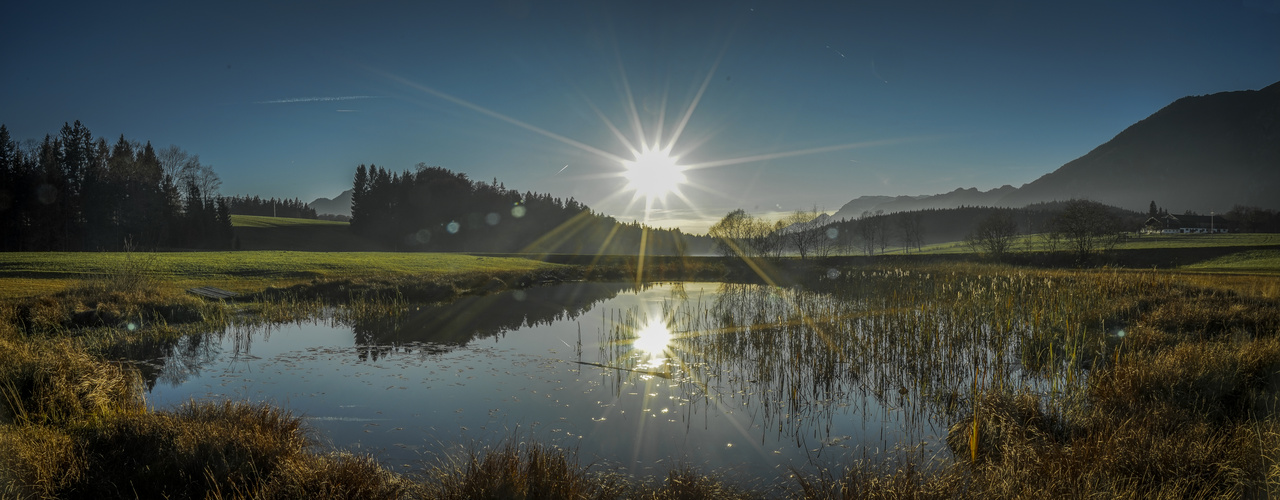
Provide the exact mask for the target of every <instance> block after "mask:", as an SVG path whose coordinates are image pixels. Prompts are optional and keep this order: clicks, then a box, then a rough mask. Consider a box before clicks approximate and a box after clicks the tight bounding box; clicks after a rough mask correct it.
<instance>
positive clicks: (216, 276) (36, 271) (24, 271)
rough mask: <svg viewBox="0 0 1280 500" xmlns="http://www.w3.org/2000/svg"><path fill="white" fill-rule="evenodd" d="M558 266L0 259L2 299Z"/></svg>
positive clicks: (28, 255) (120, 255)
mask: <svg viewBox="0 0 1280 500" xmlns="http://www.w3.org/2000/svg"><path fill="white" fill-rule="evenodd" d="M558 267H561V266H559V265H558V264H551V263H546V262H541V261H537V260H530V259H524V258H519V257H487V256H475V255H467V254H444V253H388V252H287V251H239V252H235V251H227V252H154V253H152V252H131V253H125V252H108V253H87V252H22V253H0V298H20V297H32V296H38V295H43V294H48V293H51V292H57V291H60V290H62V289H65V288H67V287H69V286H73V285H74V284H76V283H79V282H81V281H83V280H85V279H91V278H93V277H95V276H99V275H105V274H111V273H114V272H116V271H118V270H120V269H125V268H135V269H138V270H139V272H142V273H145V274H147V275H148V276H149V277H150V278H152V279H153V280H154V281H155V282H156V283H157V286H159V287H161V288H164V289H171V290H178V289H186V288H191V287H197V286H215V287H218V288H223V289H226V290H231V291H234V292H253V291H258V290H262V289H263V288H266V287H269V286H274V287H283V286H290V285H295V284H299V283H307V282H310V281H312V280H341V279H373V278H392V277H395V278H401V277H413V276H419V277H439V276H448V275H467V274H510V273H527V272H533V271H536V270H540V269H553V268H558Z"/></svg>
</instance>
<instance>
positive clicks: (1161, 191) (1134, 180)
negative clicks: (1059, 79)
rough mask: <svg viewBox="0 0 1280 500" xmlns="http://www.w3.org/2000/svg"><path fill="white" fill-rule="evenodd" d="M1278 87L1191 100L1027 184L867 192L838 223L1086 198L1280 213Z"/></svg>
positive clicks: (1138, 205)
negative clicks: (869, 216) (868, 215)
mask: <svg viewBox="0 0 1280 500" xmlns="http://www.w3.org/2000/svg"><path fill="white" fill-rule="evenodd" d="M1278 193H1280V82H1277V83H1275V84H1272V85H1270V86H1268V87H1266V88H1263V89H1262V90H1245V91H1235V92H1220V93H1216V94H1210V95H1203V96H1192V97H1184V98H1182V99H1178V100H1177V101H1174V102H1173V103H1172V104H1170V105H1168V106H1165V107H1164V108H1163V109H1161V110H1159V111H1157V112H1156V113H1154V114H1152V115H1151V116H1149V117H1147V118H1145V119H1143V120H1142V121H1139V122H1138V123H1135V124H1133V125H1131V126H1129V127H1128V128H1126V129H1125V130H1124V131H1122V132H1120V133H1119V134H1118V135H1116V136H1115V137H1114V138H1113V139H1111V140H1110V141H1107V142H1106V143H1104V144H1102V145H1101V146H1098V147H1096V148H1094V149H1093V151H1090V152H1089V153H1088V154H1086V155H1084V156H1081V157H1080V158H1077V159H1075V160H1072V161H1071V162H1068V163H1067V164H1066V165H1063V166H1061V167H1059V168H1058V169H1057V170H1055V171H1053V172H1050V173H1048V174H1045V175H1044V176H1042V177H1040V178H1039V179H1036V180H1035V181H1032V182H1030V183H1027V184H1024V185H1022V187H1020V188H1014V187H1012V186H1008V185H1005V186H1002V187H999V188H996V189H992V190H990V191H979V190H977V189H974V188H969V189H957V190H955V191H952V192H950V193H944V194H938V195H932V196H897V197H893V196H862V197H859V198H855V199H853V200H852V201H850V202H849V203H846V204H845V205H844V206H843V207H840V210H839V211H837V212H836V213H835V214H834V215H833V216H832V218H833V219H836V220H840V219H856V218H858V217H859V216H861V215H862V213H863V212H872V213H874V212H876V211H877V210H883V211H884V212H885V213H893V212H904V211H913V210H923V209H931V208H956V207H960V206H996V207H1015V208H1016V207H1024V206H1027V205H1029V204H1033V203H1041V202H1051V201H1055V200H1057V201H1065V200H1069V199H1073V198H1084V199H1090V200H1094V201H1099V202H1102V203H1104V204H1107V205H1113V206H1117V207H1121V208H1126V209H1129V210H1137V211H1140V212H1146V211H1147V208H1148V207H1149V205H1150V203H1151V202H1152V201H1155V202H1156V203H1157V204H1158V205H1160V206H1161V207H1164V208H1166V209H1168V210H1171V211H1175V212H1179V213H1181V212H1182V211H1184V210H1195V211H1199V212H1209V211H1217V212H1220V213H1221V212H1226V211H1227V210H1230V209H1231V207H1233V206H1235V205H1249V206H1257V207H1262V208H1269V209H1280V194H1278Z"/></svg>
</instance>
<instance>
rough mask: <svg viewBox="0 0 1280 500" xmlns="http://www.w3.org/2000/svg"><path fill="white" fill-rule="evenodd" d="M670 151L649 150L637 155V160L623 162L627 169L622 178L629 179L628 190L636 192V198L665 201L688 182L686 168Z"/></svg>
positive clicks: (646, 149)
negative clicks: (670, 194)
mask: <svg viewBox="0 0 1280 500" xmlns="http://www.w3.org/2000/svg"><path fill="white" fill-rule="evenodd" d="M670 153H671V152H670V150H663V149H649V148H645V149H644V151H641V152H640V153H638V154H636V159H635V160H631V161H623V162H622V166H623V167H624V168H626V171H625V172H623V174H622V176H623V177H625V178H626V179H627V188H629V189H632V190H634V191H635V193H636V196H642V197H645V198H650V199H652V198H658V199H663V198H665V197H666V195H667V194H668V193H671V192H674V191H676V190H678V189H679V188H680V186H681V185H682V184H684V183H685V182H686V181H688V178H686V177H685V175H684V170H685V167H683V166H681V165H679V164H678V163H676V162H677V160H678V158H676V157H674V156H671V154H670Z"/></svg>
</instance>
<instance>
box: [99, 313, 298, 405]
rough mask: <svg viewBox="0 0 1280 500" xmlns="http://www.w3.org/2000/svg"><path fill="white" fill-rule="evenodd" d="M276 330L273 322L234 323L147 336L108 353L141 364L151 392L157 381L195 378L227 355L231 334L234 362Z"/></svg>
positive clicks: (116, 346) (114, 357) (109, 350)
mask: <svg viewBox="0 0 1280 500" xmlns="http://www.w3.org/2000/svg"><path fill="white" fill-rule="evenodd" d="M272 329H273V327H272V326H271V325H267V326H232V327H228V328H224V329H222V330H216V331H211V332H202V333H194V334H187V335H182V336H180V337H164V338H144V339H141V340H135V341H130V342H122V343H118V344H115V345H113V346H111V347H110V348H109V349H108V350H107V351H106V352H105V353H104V355H105V356H106V357H110V358H113V359H120V360H126V361H128V362H130V363H131V364H132V365H133V366H135V367H137V368H138V371H139V372H140V373H141V374H142V377H143V380H144V381H145V382H146V386H147V390H148V391H150V390H151V389H153V388H154V387H155V386H156V384H160V383H163V384H167V385H170V386H177V385H181V384H182V383H183V382H186V381H187V379H189V378H191V377H199V376H200V372H201V371H202V370H203V369H204V367H205V366H208V365H210V364H212V363H213V362H214V361H216V360H217V359H218V358H219V356H221V355H222V354H223V343H224V340H225V339H226V338H227V337H228V336H231V338H232V344H231V357H230V358H229V361H230V362H233V363H234V362H237V361H240V360H241V359H242V358H243V357H252V354H250V350H251V347H252V344H253V341H254V338H255V336H256V337H257V338H263V339H265V338H269V337H270V334H271V333H270V332H271V330H272Z"/></svg>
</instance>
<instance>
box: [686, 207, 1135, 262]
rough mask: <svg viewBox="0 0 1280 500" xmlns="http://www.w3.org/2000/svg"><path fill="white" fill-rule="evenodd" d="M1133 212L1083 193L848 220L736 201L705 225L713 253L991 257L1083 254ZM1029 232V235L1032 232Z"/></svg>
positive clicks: (1103, 244) (1105, 244)
mask: <svg viewBox="0 0 1280 500" xmlns="http://www.w3.org/2000/svg"><path fill="white" fill-rule="evenodd" d="M1140 217H1141V216H1140V215H1139V214H1137V213H1133V212H1129V211H1125V210H1122V209H1117V208H1115V207H1109V206H1106V205H1102V204H1100V203H1096V202H1092V201H1087V200H1071V201H1067V202H1052V203H1038V204H1034V205H1028V206H1026V207H1024V208H1017V209H1014V208H998V207H959V208H953V209H926V210H917V211H911V212H896V213H891V214H886V213H884V212H883V211H876V212H864V213H863V214H862V215H861V216H859V217H858V218H856V219H852V220H840V221H830V220H828V219H827V218H825V217H823V216H820V215H819V214H818V211H817V210H816V209H814V210H808V211H805V210H797V211H795V212H793V213H791V214H788V215H786V216H783V217H781V218H779V219H777V220H774V221H770V220H767V219H765V218H763V217H754V216H752V215H750V214H748V213H746V211H744V210H742V209H738V210H734V211H731V212H729V213H728V214H726V215H725V216H724V217H723V218H722V219H721V220H720V221H719V222H717V223H716V224H715V225H713V226H712V227H711V230H710V235H711V236H712V237H713V238H715V241H716V243H715V248H716V251H717V253H719V254H721V255H724V256H742V257H781V256H783V255H798V256H799V257H801V258H802V259H803V258H807V257H811V256H813V257H825V256H829V255H848V254H856V253H861V254H864V255H869V256H870V255H877V254H883V253H887V252H889V251H895V252H903V253H910V252H912V251H913V250H914V251H920V250H921V249H922V247H923V246H924V245H926V244H929V243H936V242H948V241H963V242H965V243H966V244H967V245H968V246H969V247H970V248H971V249H973V250H974V251H976V252H980V253H984V254H988V255H991V256H995V257H997V258H999V257H1003V256H1004V255H1006V254H1008V253H1010V252H1013V251H1015V250H1025V251H1031V250H1041V251H1048V252H1058V251H1071V252H1073V253H1075V254H1076V255H1077V256H1078V257H1079V258H1081V259H1084V258H1088V256H1089V255H1091V254H1093V253H1095V252H1097V251H1098V250H1102V249H1107V248H1111V247H1112V246H1114V245H1115V243H1116V242H1117V241H1118V238H1119V237H1120V232H1121V231H1123V230H1124V228H1126V227H1137V225H1138V223H1139V222H1140ZM1031 235H1035V237H1034V238H1033V237H1032V236H1031Z"/></svg>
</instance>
